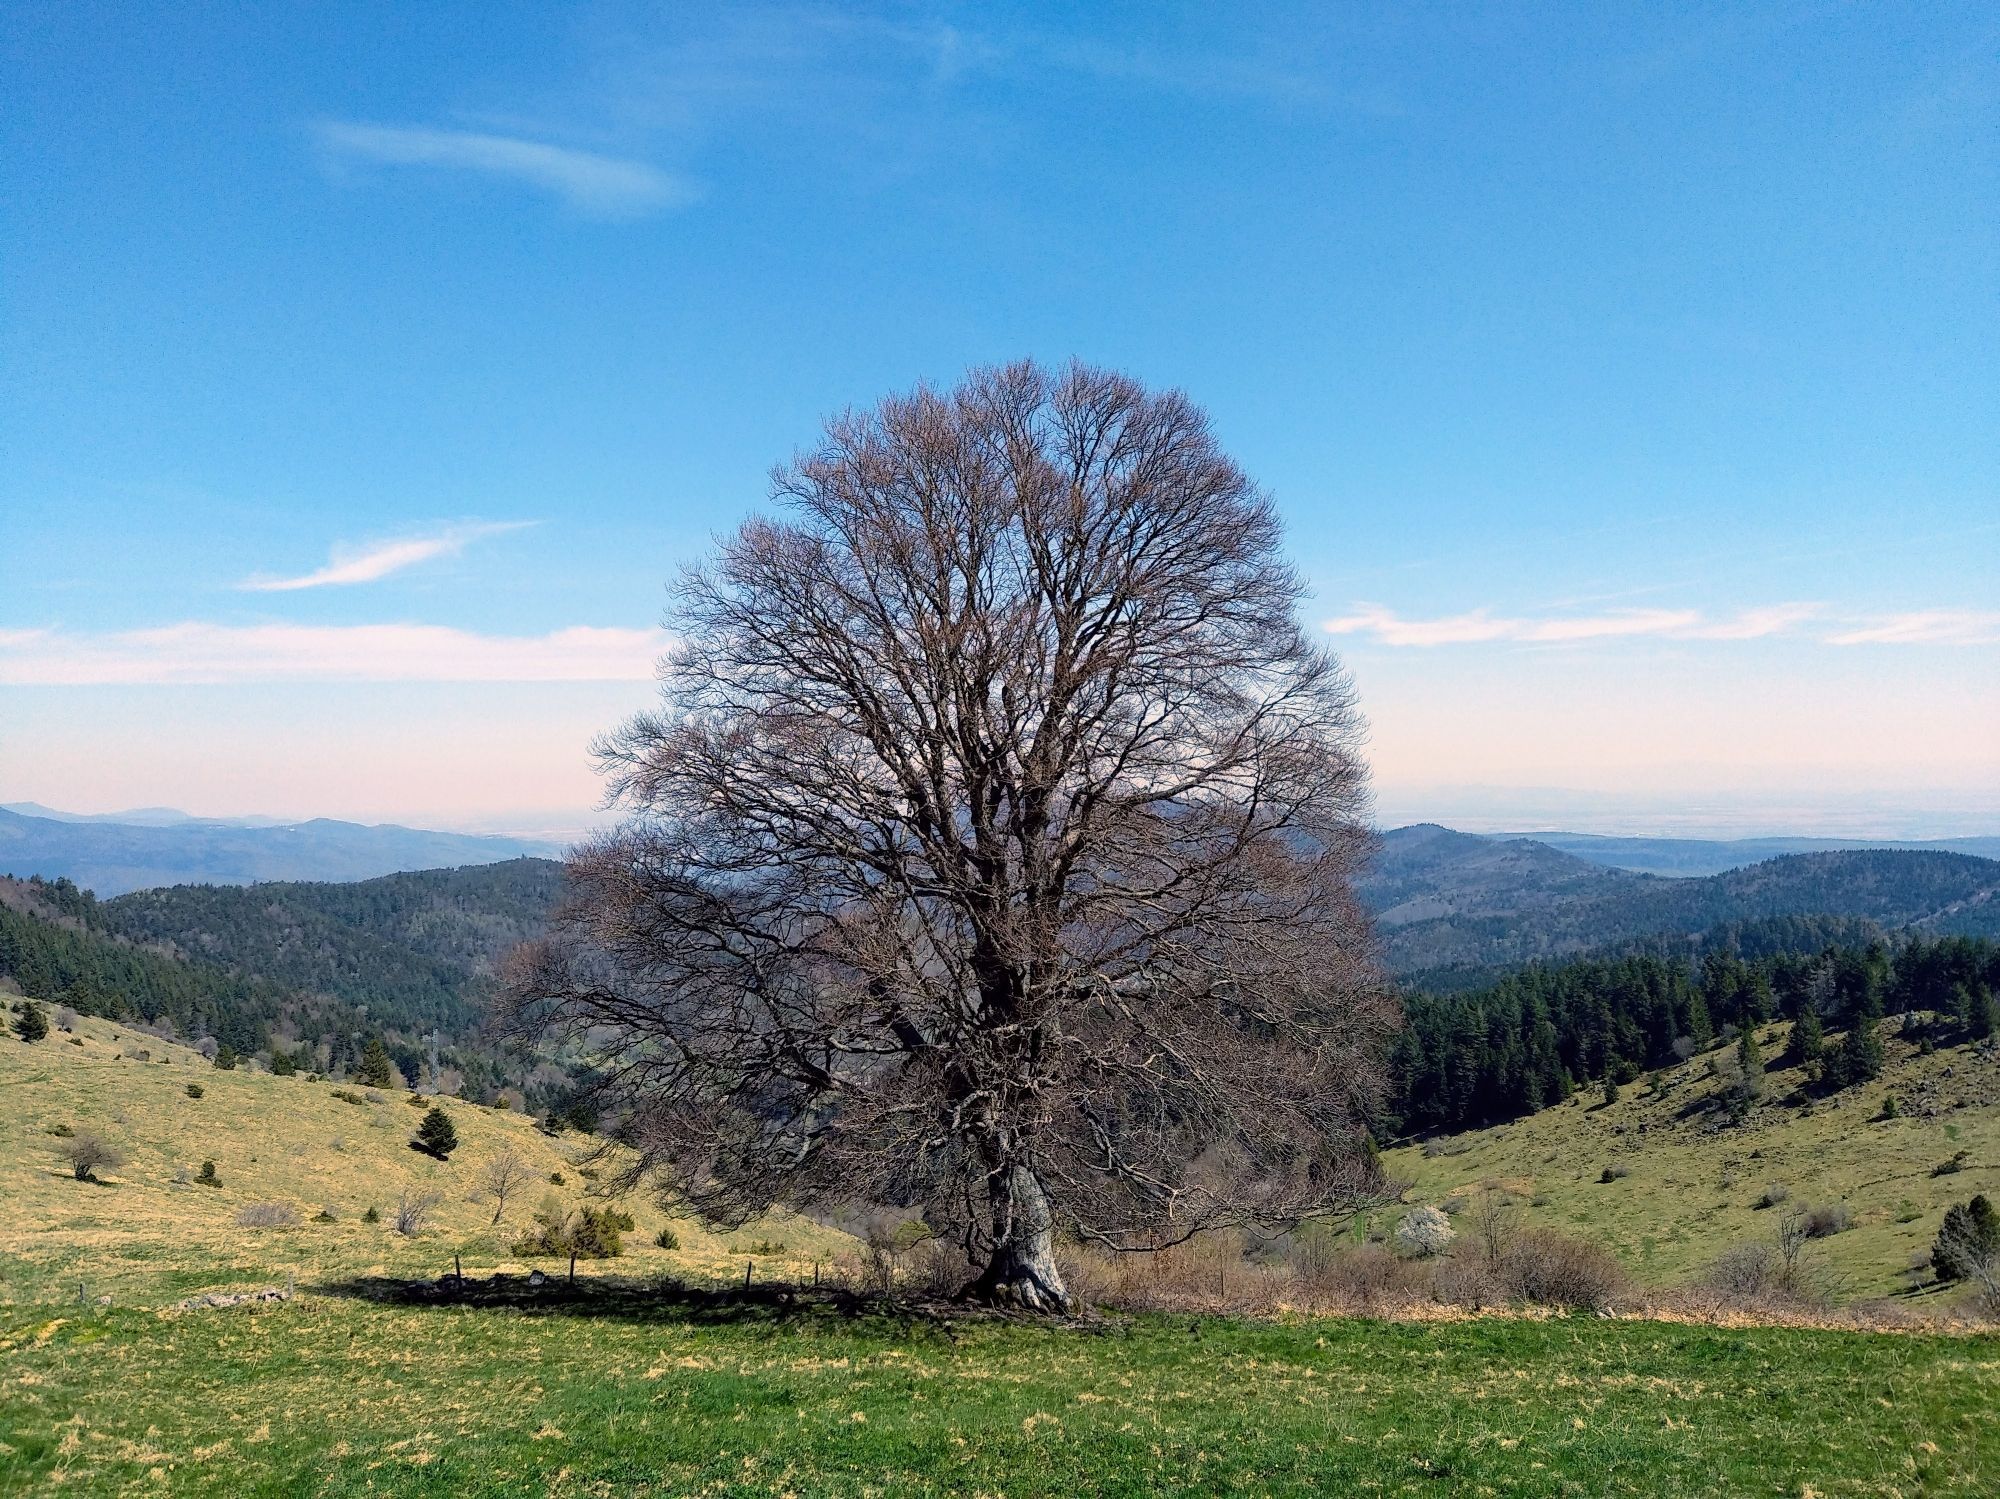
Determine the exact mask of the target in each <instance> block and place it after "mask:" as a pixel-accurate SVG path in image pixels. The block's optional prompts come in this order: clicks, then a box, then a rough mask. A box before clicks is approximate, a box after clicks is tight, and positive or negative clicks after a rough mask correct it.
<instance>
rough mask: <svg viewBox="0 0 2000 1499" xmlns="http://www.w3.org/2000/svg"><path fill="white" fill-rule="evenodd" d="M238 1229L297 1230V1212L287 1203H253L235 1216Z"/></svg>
mask: <svg viewBox="0 0 2000 1499" xmlns="http://www.w3.org/2000/svg"><path fill="white" fill-rule="evenodd" d="M236 1226H237V1227H238V1228H297V1227H298V1226H299V1210H298V1209H297V1208H295V1207H293V1206H292V1205H291V1204H290V1203H289V1202H253V1203H250V1204H249V1205H247V1206H246V1207H244V1208H243V1210H242V1211H241V1212H239V1213H238V1214H237V1215H236Z"/></svg>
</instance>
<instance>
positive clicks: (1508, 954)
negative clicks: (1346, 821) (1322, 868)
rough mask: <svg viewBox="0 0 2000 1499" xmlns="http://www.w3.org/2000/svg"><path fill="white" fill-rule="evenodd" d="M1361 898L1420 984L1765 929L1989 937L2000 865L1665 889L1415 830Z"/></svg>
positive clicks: (1407, 831)
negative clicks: (1764, 924)
mask: <svg viewBox="0 0 2000 1499" xmlns="http://www.w3.org/2000/svg"><path fill="white" fill-rule="evenodd" d="M1360 893H1361V896H1362V898H1363V900H1364V901H1366V902H1367V904H1368V905H1369V907H1370V909H1371V910H1373V911H1374V912H1375V913H1376V920H1377V924H1378V928H1379V931H1380V934H1381V939H1382V944H1383V948H1384V951H1385V954H1386V956H1387V958H1388V961H1389V964H1390V967H1391V968H1392V969H1393V970H1394V971H1395V972H1397V973H1398V974H1402V975H1405V976H1419V977H1420V978H1421V980H1422V981H1423V982H1426V983H1438V982H1442V981H1448V980H1454V976H1456V978H1455V981H1464V980H1466V979H1468V978H1472V977H1476V976H1482V975H1486V974H1490V973H1492V972H1494V971H1495V970H1497V969H1500V968H1504V967H1509V966H1514V965H1518V964H1520V963H1524V962H1529V961H1532V960H1535V959H1541V958H1550V957H1560V956H1564V955H1568V954H1573V953H1580V952H1587V951H1590V950H1592V949H1598V948H1605V947H1612V946H1616V945H1618V944H1621V943H1627V942H1631V941H1633V940H1635V939H1641V938H1650V937H1656V936H1661V935H1668V936H1681V937H1686V936H1692V935H1694V934H1697V933H1701V932H1703V931H1705V930H1707V929H1709V928H1713V927H1718V926H1722V925H1725V924H1729V923H1742V922H1748V921H1760V920H1767V919H1772V918H1784V917H1800V916H1823V917H1839V918H1849V919H1855V920H1864V921H1868V922H1872V923H1875V924H1876V925H1878V926H1879V927H1881V928H1883V929H1884V930H1899V929H1910V930H1913V931H1920V932H1924V933H1927V934H1930V935H1941V936H1942V935H1965V936H1982V935H1992V934H1995V933H1996V932H2000V861H1995V860H1992V859H1980V858H1974V857H1972V856H1970V855H1966V854H1953V853H1931V852H1913V851H1905V850H1893V849H1867V850H1844V851H1831V852H1822V853H1810V854H1791V855H1786V856H1784V857H1782V858H1777V859H1768V860H1765V861H1764V862H1762V863H1758V864H1751V865H1747V866H1745V867H1742V868H1739V869H1731V870H1727V871H1725V872H1723V873H1720V874H1713V875H1705V876H1698V877H1689V878H1665V877H1662V876H1658V875H1646V874H1635V873H1632V872H1630V871H1626V870H1620V869H1612V868H1609V867H1607V866H1605V865H1601V864H1593V863H1591V862H1589V861H1588V860H1585V859H1580V858H1577V857H1575V856H1574V855H1571V854H1566V853H1563V852H1561V851H1560V850H1557V849H1553V848H1550V847H1549V846H1548V845H1546V844H1542V843H1537V842H1534V841H1533V840H1529V839H1501V840H1496V839H1488V838H1480V837H1476V836H1474V835H1472V834H1467V833H1456V832H1453V831H1452V830H1450V829H1448V828H1440V827H1436V826H1433V825H1429V824H1417V825H1415V826H1412V827H1406V828H1396V829H1393V830H1392V831H1390V832H1388V833H1386V834H1384V835H1383V837H1382V842H1381V848H1380V851H1379V853H1378V856H1377V858H1376V862H1375V864H1374V866H1373V868H1372V869H1371V870H1370V872H1369V873H1368V875H1367V876H1366V877H1365V878H1364V880H1363V881H1362V883H1361V886H1360Z"/></svg>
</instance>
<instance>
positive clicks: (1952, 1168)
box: [1931, 1150, 1972, 1176]
mask: <svg viewBox="0 0 2000 1499" xmlns="http://www.w3.org/2000/svg"><path fill="white" fill-rule="evenodd" d="M1970 1159H1972V1153H1971V1152H1970V1151H1966V1150H1961V1151H1959V1152H1958V1153H1957V1154H1955V1155H1953V1156H1952V1158H1951V1159H1950V1160H1948V1161H1939V1162H1938V1163H1937V1164H1936V1165H1935V1166H1933V1167H1931V1175H1932V1176H1954V1175H1956V1174H1957V1173H1959V1172H1961V1171H1963V1170H1964V1169H1965V1163H1966V1162H1967V1161H1969V1160H1970Z"/></svg>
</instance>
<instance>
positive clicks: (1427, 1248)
mask: <svg viewBox="0 0 2000 1499" xmlns="http://www.w3.org/2000/svg"><path fill="white" fill-rule="evenodd" d="M1457 1237H1458V1231H1457V1230H1456V1229H1454V1228H1453V1227H1452V1226H1451V1219H1449V1218H1447V1217H1446V1216H1445V1215H1444V1212H1443V1210H1442V1209H1439V1208H1435V1207H1431V1206H1430V1205H1428V1204H1426V1205H1424V1206H1423V1207H1419V1208H1413V1209H1411V1210H1410V1211H1409V1212H1407V1213H1405V1214H1404V1215H1403V1221H1402V1222H1400V1223H1398V1224H1397V1225H1396V1233H1395V1244H1396V1248H1397V1249H1398V1250H1399V1251H1401V1252H1402V1253H1403V1254H1406V1255H1408V1256H1410V1257H1411V1258H1412V1259H1429V1258H1430V1257H1431V1256H1432V1255H1434V1254H1442V1253H1443V1252H1444V1250H1445V1248H1446V1247H1447V1246H1448V1245H1449V1244H1450V1243H1451V1241H1452V1240H1453V1239H1455V1238H1457Z"/></svg>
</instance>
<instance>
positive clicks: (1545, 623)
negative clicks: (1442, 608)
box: [1323, 604, 1821, 646]
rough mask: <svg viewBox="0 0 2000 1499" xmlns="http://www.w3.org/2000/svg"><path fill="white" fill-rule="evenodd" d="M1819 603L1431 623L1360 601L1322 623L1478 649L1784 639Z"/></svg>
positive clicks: (1481, 612) (1483, 616)
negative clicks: (1724, 611)
mask: <svg viewBox="0 0 2000 1499" xmlns="http://www.w3.org/2000/svg"><path fill="white" fill-rule="evenodd" d="M1820 612H1821V611H1820V606H1819V605H1817V604H1771V605H1766V606H1764V607H1762V608H1756V609H1744V610H1740V611H1738V612H1737V613H1735V614H1731V615H1724V616H1719V617H1710V616H1709V615H1706V614H1704V613H1702V612H1701V611H1700V610H1698V609H1613V610H1607V611H1605V612H1603V613H1600V614H1558V615H1541V616H1524V615H1505V614H1494V613H1492V612H1491V611H1489V610H1486V609H1474V610H1471V611H1469V612H1467V613H1464V614H1449V615H1443V616H1440V617H1438V618H1434V619H1408V618H1405V617H1404V616H1402V615H1400V614H1397V613H1396V612H1395V611H1394V610H1392V609H1386V608H1384V607H1382V606H1381V605H1379V604H1360V605H1357V606H1356V607H1355V609H1354V611H1353V612H1352V613H1350V614H1346V615H1343V616H1341V617H1340V618H1338V619H1330V620H1327V621H1326V622H1325V625H1324V627H1323V628H1324V629H1325V630H1326V631H1327V633H1328V634H1330V635H1364V636H1368V637H1371V638H1373V639H1374V640H1376V641H1379V642H1380V643H1381V644H1383V645H1397V646H1441V645H1477V644H1483V643H1487V642H1492V641H1515V642H1525V643H1529V644H1545V645H1547V644H1564V643H1571V642H1576V641H1586V640H1613V639H1632V638H1646V637H1650V638H1653V639H1661V640H1758V639H1762V638H1764V637H1766V636H1771V635H1783V634H1788V633H1790V632H1792V631H1793V630H1796V629H1797V628H1798V627H1799V626H1800V625H1803V624H1805V623H1806V622H1807V621H1809V620H1811V619H1813V618H1815V617H1816V616H1817V615H1818V614H1819V613H1820Z"/></svg>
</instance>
